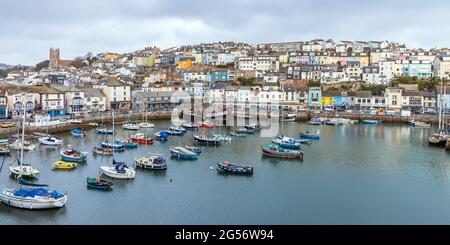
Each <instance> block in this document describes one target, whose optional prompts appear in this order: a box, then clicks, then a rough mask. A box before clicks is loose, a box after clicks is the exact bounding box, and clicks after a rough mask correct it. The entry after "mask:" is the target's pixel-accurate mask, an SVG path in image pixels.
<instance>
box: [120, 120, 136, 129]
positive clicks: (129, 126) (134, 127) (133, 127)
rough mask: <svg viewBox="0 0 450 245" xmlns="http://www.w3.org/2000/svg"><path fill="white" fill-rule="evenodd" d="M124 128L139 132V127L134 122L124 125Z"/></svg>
mask: <svg viewBox="0 0 450 245" xmlns="http://www.w3.org/2000/svg"><path fill="white" fill-rule="evenodd" d="M122 128H123V129H125V130H139V125H137V124H135V123H133V122H126V123H124V124H123V125H122Z"/></svg>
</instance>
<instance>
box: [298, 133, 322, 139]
mask: <svg viewBox="0 0 450 245" xmlns="http://www.w3.org/2000/svg"><path fill="white" fill-rule="evenodd" d="M300 138H301V139H313V140H318V139H320V134H319V133H311V132H309V131H306V132H304V133H300Z"/></svg>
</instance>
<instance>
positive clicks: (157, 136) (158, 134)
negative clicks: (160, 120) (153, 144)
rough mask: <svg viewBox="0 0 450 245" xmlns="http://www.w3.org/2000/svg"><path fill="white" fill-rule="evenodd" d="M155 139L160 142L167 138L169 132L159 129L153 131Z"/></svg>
mask: <svg viewBox="0 0 450 245" xmlns="http://www.w3.org/2000/svg"><path fill="white" fill-rule="evenodd" d="M155 139H156V140H158V141H161V142H166V141H167V140H169V134H168V133H167V132H166V131H159V132H156V133H155Z"/></svg>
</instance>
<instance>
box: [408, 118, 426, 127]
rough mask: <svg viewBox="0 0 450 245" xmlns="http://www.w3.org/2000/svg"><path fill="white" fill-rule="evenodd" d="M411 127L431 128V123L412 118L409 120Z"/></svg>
mask: <svg viewBox="0 0 450 245" xmlns="http://www.w3.org/2000/svg"><path fill="white" fill-rule="evenodd" d="M409 124H410V125H411V127H415V128H431V123H426V122H420V121H415V120H414V119H413V120H411V121H410V122H409Z"/></svg>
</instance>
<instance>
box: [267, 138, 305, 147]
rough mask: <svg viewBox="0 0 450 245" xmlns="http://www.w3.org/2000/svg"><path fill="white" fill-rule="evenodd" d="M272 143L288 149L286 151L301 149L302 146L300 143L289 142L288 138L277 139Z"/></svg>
mask: <svg viewBox="0 0 450 245" xmlns="http://www.w3.org/2000/svg"><path fill="white" fill-rule="evenodd" d="M272 142H273V143H274V144H277V145H279V146H281V147H283V148H286V149H300V148H301V144H300V143H298V142H296V141H293V140H288V139H286V138H283V139H278V138H277V139H274V140H272Z"/></svg>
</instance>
